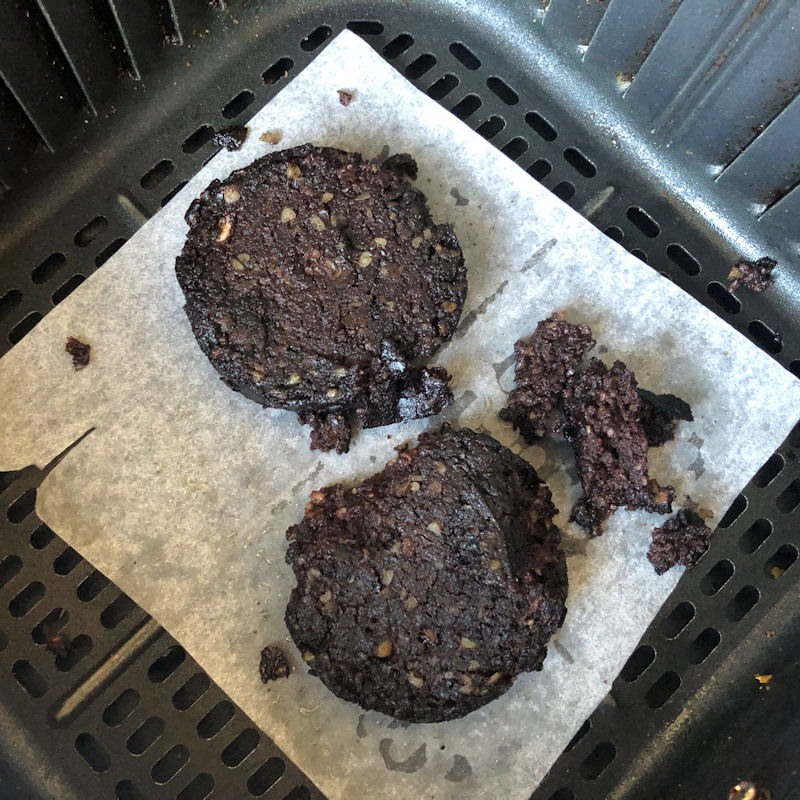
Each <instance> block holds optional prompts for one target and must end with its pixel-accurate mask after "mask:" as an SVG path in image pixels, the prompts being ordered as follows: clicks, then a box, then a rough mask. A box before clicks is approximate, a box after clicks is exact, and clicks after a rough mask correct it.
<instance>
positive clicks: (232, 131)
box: [214, 125, 250, 150]
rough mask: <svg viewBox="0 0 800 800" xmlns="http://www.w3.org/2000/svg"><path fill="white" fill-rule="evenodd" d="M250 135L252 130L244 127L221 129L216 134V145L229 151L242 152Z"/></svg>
mask: <svg viewBox="0 0 800 800" xmlns="http://www.w3.org/2000/svg"><path fill="white" fill-rule="evenodd" d="M248 133H250V129H249V128H246V127H245V126H244V125H231V126H230V127H229V128H221V129H220V130H218V131H217V132H216V133H215V134H214V144H215V145H216V146H217V147H224V148H226V149H227V150H241V149H242V145H243V144H244V142H245V139H247V134H248Z"/></svg>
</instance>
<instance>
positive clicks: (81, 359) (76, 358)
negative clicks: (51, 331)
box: [64, 336, 92, 370]
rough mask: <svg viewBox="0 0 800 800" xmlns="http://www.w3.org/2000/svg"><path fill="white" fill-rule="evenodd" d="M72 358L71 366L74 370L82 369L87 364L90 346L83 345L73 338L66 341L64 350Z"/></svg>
mask: <svg viewBox="0 0 800 800" xmlns="http://www.w3.org/2000/svg"><path fill="white" fill-rule="evenodd" d="M64 349H65V350H66V351H67V352H68V353H69V354H70V355H71V356H72V366H73V367H75V369H76V370H77V369H83V368H84V367H85V366H87V365H88V364H89V353H90V351H91V349H92V347H91V345H88V344H84V343H83V342H81V341H80V340H79V339H76V338H75V337H74V336H70V337H69V338H68V339H67V346H66V347H65V348H64Z"/></svg>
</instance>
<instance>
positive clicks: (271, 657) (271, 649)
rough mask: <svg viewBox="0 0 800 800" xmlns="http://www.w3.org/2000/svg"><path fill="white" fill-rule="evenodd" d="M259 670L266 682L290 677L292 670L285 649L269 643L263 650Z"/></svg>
mask: <svg viewBox="0 0 800 800" xmlns="http://www.w3.org/2000/svg"><path fill="white" fill-rule="evenodd" d="M258 671H259V673H260V674H261V680H262V681H264V683H269V682H270V681H276V680H278V679H279V678H288V677H289V673H290V672H291V671H292V670H291V667H290V666H289V662H288V660H287V659H286V656H285V655H284V652H283V650H281V648H280V647H278V646H277V645H272V644H271V645H267V646H266V647H265V648H264V649H263V650H262V651H261V663H260V664H259V667H258Z"/></svg>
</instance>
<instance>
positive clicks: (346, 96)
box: [338, 89, 353, 107]
mask: <svg viewBox="0 0 800 800" xmlns="http://www.w3.org/2000/svg"><path fill="white" fill-rule="evenodd" d="M338 95H339V102H340V103H341V104H342V105H343V106H345V107H347V106H349V105H350V103H351V102H352V101H353V94H352V92H347V91H345V90H344V89H339V91H338Z"/></svg>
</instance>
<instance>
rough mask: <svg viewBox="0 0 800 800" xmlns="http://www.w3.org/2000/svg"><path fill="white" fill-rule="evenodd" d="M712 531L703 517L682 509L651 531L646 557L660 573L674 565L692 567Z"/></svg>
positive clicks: (704, 549)
mask: <svg viewBox="0 0 800 800" xmlns="http://www.w3.org/2000/svg"><path fill="white" fill-rule="evenodd" d="M712 534H713V531H712V530H711V528H709V527H708V526H707V525H706V524H705V522H703V519H702V517H700V516H698V515H697V514H695V513H694V511H689V510H687V509H684V508H682V509H680V510H679V511H678V513H677V514H675V516H674V517H671V518H670V519H668V520H667V521H666V522H665V523H664V524H663V525H662V526H661V527H660V528H655V529H654V530H653V534H652V536H653V540H652V543H651V544H650V549H649V550H648V551H647V558H648V560H649V561H650V563H651V564H652V565H653V568H654V569H655V571H656V572H657V573H658V574H659V575H663V574H664V573H665V572H666V571H667V570H668V569H670V568H671V567H674V566H676V565H677V564H681V565H683V566H684V567H687V568H688V569H691V568H692V567H693V566H694V565H695V564H696V563H697V562H698V560H699V559H700V556H702V555H703V553H705V551H706V550H708V544H709V541H710V539H711V536H712Z"/></svg>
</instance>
